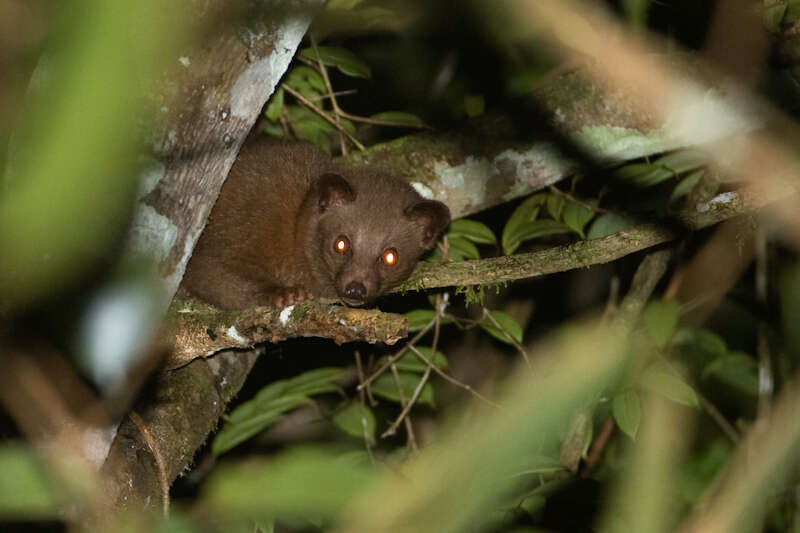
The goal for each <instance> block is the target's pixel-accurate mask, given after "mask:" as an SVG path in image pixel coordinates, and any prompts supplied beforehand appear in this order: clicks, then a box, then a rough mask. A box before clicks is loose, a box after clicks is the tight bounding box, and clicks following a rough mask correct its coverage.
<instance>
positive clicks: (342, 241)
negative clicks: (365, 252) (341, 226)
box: [333, 235, 350, 254]
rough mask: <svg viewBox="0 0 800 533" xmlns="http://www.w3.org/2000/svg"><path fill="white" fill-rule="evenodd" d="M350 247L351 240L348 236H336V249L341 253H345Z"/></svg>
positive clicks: (334, 245)
mask: <svg viewBox="0 0 800 533" xmlns="http://www.w3.org/2000/svg"><path fill="white" fill-rule="evenodd" d="M348 248H350V241H348V240H347V237H345V236H344V235H340V236H338V237H336V240H335V241H334V242H333V249H334V250H336V251H337V252H339V253H340V254H343V253H345V252H346V251H347V250H348Z"/></svg>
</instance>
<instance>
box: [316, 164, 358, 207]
mask: <svg viewBox="0 0 800 533" xmlns="http://www.w3.org/2000/svg"><path fill="white" fill-rule="evenodd" d="M314 186H315V188H316V190H317V198H318V200H317V202H318V205H319V212H320V213H324V212H325V211H326V210H327V209H328V208H330V207H332V206H335V205H342V204H347V203H350V202H352V201H353V200H355V199H356V193H355V191H354V190H353V188H352V187H351V186H350V184H349V183H348V182H347V180H346V179H344V177H343V176H341V175H339V174H336V173H334V172H326V173H325V174H322V175H321V176H319V177H318V178H317V181H316V183H315V185H314Z"/></svg>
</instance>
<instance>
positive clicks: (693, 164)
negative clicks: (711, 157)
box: [653, 149, 708, 174]
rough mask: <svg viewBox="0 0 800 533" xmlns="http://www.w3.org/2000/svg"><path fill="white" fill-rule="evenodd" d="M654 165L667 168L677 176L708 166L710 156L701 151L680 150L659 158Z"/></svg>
mask: <svg viewBox="0 0 800 533" xmlns="http://www.w3.org/2000/svg"><path fill="white" fill-rule="evenodd" d="M653 164H654V165H661V166H662V167H666V168H667V169H669V170H671V171H672V172H673V173H675V174H683V173H684V172H688V171H690V170H695V169H697V168H698V167H702V166H705V165H707V164H708V155H707V154H706V153H705V152H702V151H700V150H694V149H689V150H679V151H677V152H672V153H671V154H667V155H665V156H661V157H659V158H658V159H656V160H655V161H654V162H653Z"/></svg>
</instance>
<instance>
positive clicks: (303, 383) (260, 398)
mask: <svg viewBox="0 0 800 533" xmlns="http://www.w3.org/2000/svg"><path fill="white" fill-rule="evenodd" d="M345 375H347V371H346V370H344V369H342V368H338V367H322V368H315V369H314V370H309V371H308V372H304V373H302V374H300V375H298V376H295V377H293V378H291V379H282V380H279V381H276V382H274V383H270V384H269V385H267V386H266V387H264V388H262V389H261V390H260V391H258V393H257V394H256V395H255V397H254V398H253V399H252V400H249V401H246V402H244V403H242V404H241V405H240V406H238V407H237V408H236V409H234V410H233V411H231V413H230V415H228V417H227V421H226V423H225V425H224V426H223V428H222V430H221V431H220V432H219V433H217V435H216V437H214V442H213V444H212V451H213V452H214V453H216V454H221V453H224V452H226V451H228V450H230V449H231V448H233V447H235V446H236V445H238V444H241V443H242V442H244V441H246V440H247V439H249V438H250V437H252V436H254V435H257V434H258V433H260V432H262V431H264V430H265V429H266V428H268V427H269V426H270V425H272V424H274V423H275V422H277V421H278V419H280V417H281V415H282V414H283V413H285V412H287V411H290V410H292V409H296V408H297V407H300V406H303V405H308V404H310V403H312V402H311V399H310V398H309V396H313V395H315V394H324V393H330V392H340V391H341V389H340V387H339V386H338V385H336V384H335V382H336V381H338V380H340V379H342V378H343V377H344V376H345Z"/></svg>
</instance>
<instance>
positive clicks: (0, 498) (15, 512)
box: [0, 442, 59, 520]
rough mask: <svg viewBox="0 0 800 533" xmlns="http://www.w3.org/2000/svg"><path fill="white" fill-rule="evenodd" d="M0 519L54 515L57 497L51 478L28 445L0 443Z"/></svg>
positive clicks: (40, 517) (50, 516)
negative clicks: (0, 474) (0, 472)
mask: <svg viewBox="0 0 800 533" xmlns="http://www.w3.org/2000/svg"><path fill="white" fill-rule="evenodd" d="M0 469H2V470H0V471H2V472H3V475H2V476H0V519H2V520H44V519H57V518H58V516H59V508H58V500H57V498H56V493H55V491H54V490H53V487H52V484H51V481H50V480H49V479H48V477H47V475H46V470H45V468H44V465H42V464H41V462H40V461H39V459H38V458H37V457H36V455H35V454H34V453H33V452H32V451H31V449H30V448H28V447H26V446H24V445H22V444H21V443H15V442H5V443H3V444H2V445H1V446H0Z"/></svg>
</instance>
